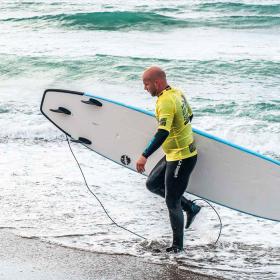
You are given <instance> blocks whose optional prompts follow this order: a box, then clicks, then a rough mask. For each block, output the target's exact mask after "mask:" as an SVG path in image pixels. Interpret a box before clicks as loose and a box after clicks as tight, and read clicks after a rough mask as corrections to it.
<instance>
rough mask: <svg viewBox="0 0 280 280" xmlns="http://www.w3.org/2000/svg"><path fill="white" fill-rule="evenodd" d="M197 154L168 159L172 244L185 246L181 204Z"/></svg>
mask: <svg viewBox="0 0 280 280" xmlns="http://www.w3.org/2000/svg"><path fill="white" fill-rule="evenodd" d="M196 160H197V156H193V157H190V158H186V159H183V160H179V161H168V162H167V163H166V172H165V193H166V195H165V201H166V204H167V207H168V211H169V218H170V223H171V227H172V231H173V244H172V246H175V247H178V248H183V237H184V215H183V211H182V206H181V200H182V196H183V193H184V192H185V190H186V188H187V185H188V181H189V177H190V174H191V172H192V170H193V169H194V167H195V164H196Z"/></svg>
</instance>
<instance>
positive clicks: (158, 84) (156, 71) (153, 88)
mask: <svg viewBox="0 0 280 280" xmlns="http://www.w3.org/2000/svg"><path fill="white" fill-rule="evenodd" d="M142 79H143V84H144V88H145V90H147V91H148V92H149V93H150V94H151V95H152V96H158V95H159V94H160V93H161V92H162V91H163V90H164V89H165V88H166V87H167V81H166V74H165V72H164V71H163V70H162V69H161V68H159V67H157V66H152V67H150V68H148V69H147V70H145V71H144V73H143V76H142Z"/></svg>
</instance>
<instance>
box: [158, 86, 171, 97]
mask: <svg viewBox="0 0 280 280" xmlns="http://www.w3.org/2000/svg"><path fill="white" fill-rule="evenodd" d="M168 89H171V87H170V86H169V85H165V86H164V87H163V88H162V90H161V91H160V92H159V93H158V95H157V96H158V97H159V96H160V95H162V93H163V91H165V90H168Z"/></svg>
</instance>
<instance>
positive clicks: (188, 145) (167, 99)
mask: <svg viewBox="0 0 280 280" xmlns="http://www.w3.org/2000/svg"><path fill="white" fill-rule="evenodd" d="M155 115H156V118H157V121H158V129H165V130H167V131H168V132H169V135H168V137H167V138H166V140H165V141H164V142H163V144H162V148H163V151H164V153H165V154H166V160H167V161H176V160H181V159H184V158H188V157H192V156H194V155H196V154H197V150H196V147H195V145H194V139H193V132H192V127H191V123H190V116H191V115H192V110H191V107H190V106H189V104H188V102H187V100H186V98H185V96H184V95H183V93H182V92H181V91H180V90H178V89H175V88H170V87H168V88H166V89H165V90H163V91H162V92H161V94H160V95H159V96H158V99H157V103H156V109H155Z"/></svg>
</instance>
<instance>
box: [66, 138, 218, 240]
mask: <svg viewBox="0 0 280 280" xmlns="http://www.w3.org/2000/svg"><path fill="white" fill-rule="evenodd" d="M65 136H66V140H67V143H68V146H69V149H70V151H71V154H72V155H73V157H74V159H75V161H76V163H77V165H78V167H79V169H80V171H81V174H82V176H83V179H84V182H85V185H86V187H87V189H88V191H89V192H90V193H91V194H92V195H93V196H94V197H95V199H96V200H97V201H98V202H99V204H100V205H101V207H102V208H103V210H104V212H105V214H106V215H107V217H108V218H109V219H110V220H111V221H112V223H113V224H114V225H116V226H117V227H119V228H121V229H123V230H126V231H128V232H130V233H131V234H134V235H136V236H138V237H140V238H142V239H145V240H147V238H145V237H144V236H142V235H140V234H138V233H135V232H133V231H131V230H129V229H127V228H125V227H123V226H121V225H119V224H118V223H116V222H115V220H114V219H113V218H112V217H111V216H110V215H109V213H108V211H107V210H106V208H105V207H104V205H103V204H102V202H101V201H100V199H99V198H98V196H97V195H96V194H95V193H94V192H93V191H92V190H91V189H90V188H89V186H88V183H87V180H86V178H85V175H84V172H83V170H82V168H81V166H80V163H79V162H78V160H77V158H76V156H75V154H74V152H73V150H72V147H71V144H70V141H69V137H68V135H67V134H65ZM198 200H201V201H204V202H206V203H207V204H208V205H209V206H210V207H211V208H212V209H213V210H214V211H215V213H216V214H217V216H218V218H219V221H220V232H219V235H218V238H217V240H216V241H215V242H214V245H216V244H217V242H218V240H219V238H220V236H221V232H222V220H221V218H220V215H219V214H218V212H217V211H216V209H215V208H214V207H213V206H212V205H211V204H210V203H209V202H208V201H207V200H205V199H202V198H198V199H194V200H193V201H192V202H195V201H198Z"/></svg>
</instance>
